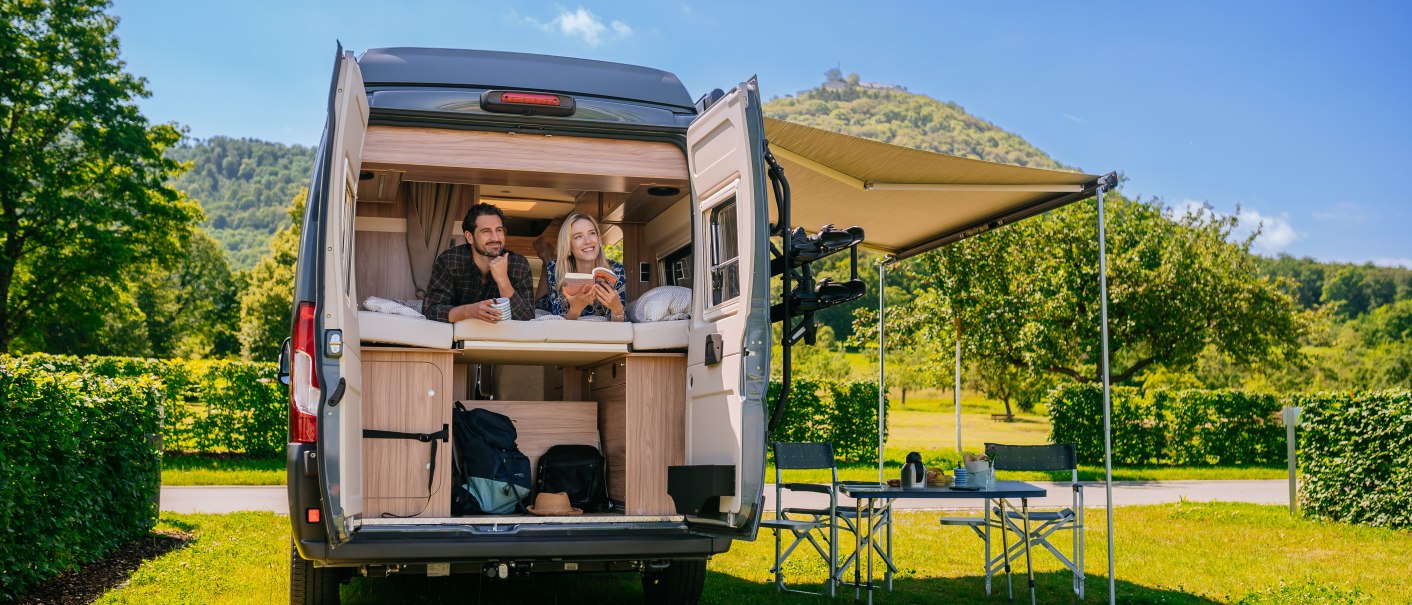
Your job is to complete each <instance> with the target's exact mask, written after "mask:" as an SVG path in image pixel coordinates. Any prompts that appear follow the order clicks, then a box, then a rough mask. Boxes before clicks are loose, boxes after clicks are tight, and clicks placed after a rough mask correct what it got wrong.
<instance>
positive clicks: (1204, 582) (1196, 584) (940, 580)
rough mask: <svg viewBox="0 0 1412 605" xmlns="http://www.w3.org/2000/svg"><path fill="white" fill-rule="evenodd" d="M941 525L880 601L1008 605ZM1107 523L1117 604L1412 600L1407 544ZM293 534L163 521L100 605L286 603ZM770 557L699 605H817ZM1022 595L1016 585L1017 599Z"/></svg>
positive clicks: (1053, 593) (1251, 515)
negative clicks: (146, 550)
mask: <svg viewBox="0 0 1412 605" xmlns="http://www.w3.org/2000/svg"><path fill="white" fill-rule="evenodd" d="M936 516H937V515H936V513H928V512H909V513H903V514H900V515H898V517H899V520H898V529H897V538H896V540H897V543H896V549H895V552H896V559H897V563H898V565H899V567H900V572H899V574H898V575H897V578H896V582H895V586H894V588H895V590H894V592H893V593H892V594H888V595H885V598H884V599H883V601H884V602H888V603H937V602H955V603H977V602H1009V601H1008V600H1007V599H1006V598H1005V593H1004V580H1003V578H1002V579H997V580H996V587H997V588H998V590H997V593H996V594H995V595H994V596H992V597H989V598H986V597H985V596H984V592H983V588H982V579H981V577H980V575H979V572H978V567H979V560H980V551H981V544H980V542H979V541H978V540H976V539H975V538H974V537H973V536H972V535H971V534H970V532H969V531H966V530H964V529H963V528H955V527H950V528H943V527H939V526H937V524H936V520H935V519H936ZM1115 517H1116V519H1115V529H1116V537H1117V542H1116V544H1115V548H1116V552H1117V553H1118V559H1117V565H1116V567H1117V577H1118V579H1119V581H1118V595H1117V596H1118V601H1119V602H1122V603H1193V604H1201V603H1242V604H1247V605H1252V604H1259V603H1271V604H1275V603H1388V602H1405V600H1406V596H1407V595H1408V594H1409V593H1412V578H1409V576H1407V574H1406V573H1405V568H1406V565H1405V561H1406V560H1405V556H1406V553H1407V551H1408V550H1409V549H1412V534H1409V533H1408V532H1398V531H1393V530H1385V529H1373V528H1365V527H1356V526H1348V525H1341V524H1335V523H1322V522H1316V521H1310V520H1306V519H1301V518H1291V517H1290V516H1289V514H1288V512H1287V511H1286V510H1285V509H1284V508H1282V507H1278V506H1257V505H1249V504H1205V503H1202V504H1198V503H1176V504H1167V505H1159V506H1138V507H1126V508H1121V509H1118V510H1117V511H1116V513H1115ZM288 523H289V521H288V519H287V518H285V517H280V516H276V515H273V514H268V513H237V514H232V515H164V517H163V519H162V526H163V527H166V528H171V529H180V530H183V531H187V532H190V533H193V534H195V538H194V539H193V540H192V542H191V543H190V544H188V545H187V547H186V548H183V549H181V550H177V551H174V552H171V553H168V554H166V555H163V556H162V557H160V558H158V559H156V560H153V561H149V562H147V563H145V564H144V565H143V566H142V567H141V568H140V569H139V570H138V571H137V572H136V573H134V574H133V575H132V577H131V578H130V580H129V581H128V582H127V583H126V585H124V586H121V587H119V588H116V589H114V590H112V591H110V592H108V593H107V594H106V595H104V596H103V597H102V598H101V599H99V601H98V602H99V603H104V604H115V603H143V604H147V603H152V604H163V603H212V604H228V603H229V604H236V603H271V602H277V601H280V600H282V599H284V598H285V596H284V595H285V592H286V591H287V590H288V588H287V581H288V580H287V578H288V573H287V556H288V554H287V553H288V548H289V542H288V540H289V537H288V536H289V526H288ZM1238 536H1259V537H1260V538H1259V539H1258V540H1245V539H1240V538H1238ZM1087 539H1088V542H1087V548H1086V549H1085V551H1086V557H1087V565H1086V566H1085V567H1086V568H1087V570H1088V573H1089V574H1090V575H1089V580H1088V598H1087V599H1086V600H1085V601H1083V602H1101V601H1102V600H1103V597H1104V596H1106V595H1105V593H1106V591H1107V578H1106V577H1105V574H1106V569H1107V560H1106V558H1105V552H1106V547H1105V544H1104V539H1105V536H1104V532H1103V525H1102V524H1101V523H1092V524H1091V527H1090V528H1089V529H1088V533H1087ZM773 545H774V541H773V539H771V537H770V536H769V534H762V535H761V536H760V538H759V539H757V540H756V541H754V542H742V543H737V544H736V545H735V547H734V548H732V549H731V551H730V552H729V553H727V554H725V555H722V556H718V557H716V558H714V559H713V560H712V561H711V563H710V565H709V567H708V578H707V583H706V595H705V598H704V599H703V602H705V603H721V604H726V603H806V602H808V603H812V602H817V601H818V599H817V598H814V597H807V596H798V595H778V594H776V593H775V591H774V588H773V586H772V585H771V583H770V578H769V574H768V569H769V560H770V559H771V557H772V550H773ZM1061 550H1065V551H1066V552H1067V549H1066V548H1063V547H1062V546H1061ZM806 554H808V553H802V552H801V553H799V554H798V555H796V558H795V559H792V560H791V564H790V565H789V566H788V567H787V573H788V574H790V577H792V578H794V579H795V580H796V582H798V583H799V584H798V585H799V586H801V587H804V588H814V589H817V588H818V587H819V583H820V582H822V580H823V577H824V575H823V571H822V567H821V566H820V565H819V564H816V562H815V561H814V560H810V559H809V558H806V557H804V556H803V555H806ZM1034 561H1035V571H1036V574H1037V585H1038V590H1039V602H1042V603H1077V602H1079V601H1077V600H1076V599H1074V598H1073V597H1072V596H1071V595H1070V593H1069V592H1068V591H1069V576H1068V575H1067V573H1061V572H1060V570H1059V566H1058V563H1057V562H1056V561H1055V560H1054V559H1053V558H1052V557H1050V556H1048V555H1046V554H1042V553H1038V552H1037V553H1036V555H1035V557H1034ZM1021 565H1022V564H1021ZM1019 570H1020V571H1022V570H1023V567H1020V568H1019ZM637 584H638V582H637V577H636V576H635V575H633V574H624V575H618V576H581V577H574V576H562V577H554V576H550V577H546V578H542V579H535V580H533V581H525V580H518V579H511V580H509V581H504V582H500V581H490V580H486V579H484V578H483V577H482V576H480V575H469V576H455V577H451V578H436V579H427V578H416V577H412V576H406V577H395V576H394V577H392V578H388V579H377V580H372V579H364V578H355V579H354V580H353V581H352V583H351V584H350V585H348V586H345V587H344V588H343V602H344V603H348V604H361V603H384V602H399V603H440V602H447V601H449V600H456V601H457V602H472V603H491V602H497V603H498V602H516V603H518V602H542V603H615V602H636V601H638V600H639V599H640V598H641V597H640V595H641V592H640V588H638V586H637ZM1023 587H1024V582H1023V580H1022V579H1020V578H1017V579H1016V581H1015V588H1016V592H1017V596H1019V595H1021V594H1023V592H1024V589H1023ZM849 592H851V591H849ZM845 594H847V593H845ZM849 596H851V595H849Z"/></svg>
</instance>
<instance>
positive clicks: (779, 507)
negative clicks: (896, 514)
mask: <svg viewBox="0 0 1412 605" xmlns="http://www.w3.org/2000/svg"><path fill="white" fill-rule="evenodd" d="M771 447H772V448H773V450H774V453H775V518H774V519H767V520H765V521H762V522H761V523H760V526H761V527H763V528H768V529H772V530H774V532H775V563H774V567H772V568H770V571H771V573H773V574H774V576H775V590H777V591H781V592H798V593H804V594H820V593H814V592H809V591H804V590H798V589H793V588H789V587H787V586H786V585H785V581H784V563H785V561H786V560H787V559H789V556H790V555H791V554H793V553H794V550H795V548H797V547H798V546H799V544H800V543H801V542H808V543H809V545H810V546H812V547H813V548H814V551H815V552H817V553H818V554H819V556H820V557H822V558H823V560H824V561H825V562H826V563H827V564H828V569H829V579H828V582H827V584H828V588H827V590H828V592H827V594H828V595H829V596H830V597H832V596H834V594H835V593H836V591H837V588H838V586H839V585H840V584H843V583H844V582H843V574H844V572H845V571H847V570H848V567H849V566H850V565H853V564H854V563H855V562H857V561H858V553H856V552H855V553H852V554H850V555H849V556H848V558H847V559H845V560H844V561H843V562H842V563H839V561H838V544H839V542H838V536H839V534H840V533H845V534H849V535H850V536H851V537H855V538H856V532H857V531H858V518H857V517H858V512H857V511H856V510H855V508H856V507H853V506H839V503H838V486H839V481H838V467H837V466H835V464H834V457H833V444H832V443H827V442H823V443H784V442H778V441H777V442H774V443H773V444H771ZM823 469H828V470H829V471H830V472H831V473H832V477H831V480H830V482H829V483H828V484H827V485H824V484H816V483H785V482H784V480H783V472H784V471H796V470H823ZM786 491H791V492H804V493H816V494H827V495H828V497H829V503H828V506H827V507H825V508H801V507H785V506H784V495H785V492H786ZM864 516H865V517H867V518H869V519H872V520H873V521H872V523H873V526H872V527H873V529H876V528H878V527H879V526H881V525H883V524H884V523H888V522H889V521H890V513H889V511H888V509H887V508H885V507H879V508H877V509H874V510H872V511H864ZM888 529H889V530H891V524H890V523H889V525H888ZM785 531H788V532H790V533H791V534H792V535H793V540H792V541H791V542H790V543H789V545H788V546H787V547H784V548H783V550H781V547H782V546H783V540H782V538H783V532H785ZM870 535H871V534H870ZM889 536H890V534H889ZM865 547H868V548H873V549H874V550H876V551H877V552H878V554H879V555H882V557H883V561H884V563H885V564H886V571H885V572H884V573H885V575H886V577H887V580H888V583H889V586H890V585H891V579H892V573H893V572H895V571H897V568H896V567H894V566H893V565H892V561H891V557H889V556H888V555H889V554H891V553H889V552H885V551H884V550H883V549H882V546H881V545H879V544H878V543H877V541H876V540H870V543H869V544H867V545H865ZM888 550H889V551H890V550H891V540H890V539H889V540H888ZM865 552H866V551H865Z"/></svg>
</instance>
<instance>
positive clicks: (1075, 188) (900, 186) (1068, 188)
mask: <svg viewBox="0 0 1412 605" xmlns="http://www.w3.org/2000/svg"><path fill="white" fill-rule="evenodd" d="M1083 188H1084V185H1067V184H1063V183H1057V184H1056V183H1050V184H1036V185H991V184H977V183H874V182H871V181H864V182H863V189H864V190H866V191H980V192H984V191H1034V192H1039V193H1045V192H1051V191H1052V192H1055V193H1078V192H1080V191H1083Z"/></svg>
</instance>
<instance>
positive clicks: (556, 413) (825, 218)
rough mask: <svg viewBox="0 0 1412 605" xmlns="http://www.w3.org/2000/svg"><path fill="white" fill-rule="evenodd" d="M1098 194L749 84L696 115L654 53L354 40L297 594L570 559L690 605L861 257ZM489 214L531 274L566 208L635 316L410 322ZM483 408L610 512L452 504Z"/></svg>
mask: <svg viewBox="0 0 1412 605" xmlns="http://www.w3.org/2000/svg"><path fill="white" fill-rule="evenodd" d="M767 134H768V137H767ZM767 138H768V141H767ZM786 170H787V171H788V173H789V175H790V177H789V178H786V177H785V174H786ZM1100 184H1101V182H1100V179H1099V178H1098V177H1094V176H1090V175H1084V174H1078V173H1070V172H1056V171H1049V170H1037V169H1030V168H1021V167H1015V166H1003V165H999V164H991V163H988V162H980V161H976V160H969V159H963V158H955V157H950V156H943V155H940V154H934V153H929V152H924V151H918V150H912V149H904V148H901V147H896V146H892V145H887V144H884V143H879V142H874V141H864V140H861V139H857V138H854V137H848V136H845V135H840V134H836V133H830V132H825V131H822V130H818V129H813V128H809V127H806V126H802V125H797V124H790V123H788V122H783V121H779V120H772V119H767V118H764V117H763V116H762V115H761V104H760V91H759V90H758V87H757V84H756V82H755V80H754V79H751V80H748V81H745V82H742V83H740V84H737V85H735V86H732V87H729V88H727V89H717V90H713V91H711V92H710V93H707V94H704V95H702V96H700V97H698V98H695V99H693V98H692V97H691V96H690V95H688V93H687V91H686V89H685V87H684V86H682V84H681V82H680V81H679V80H678V79H677V78H676V76H674V75H672V74H670V73H667V72H664V71H660V70H656V69H649V68H645V67H636V66H629V65H622V64H616V63H607V62H601V61H588V60H582V59H573V58H563V57H552V56H542V55H530V54H520V53H507V52H488V51H469V50H446V49H421V48H389V49H376V50H368V51H366V52H364V53H362V54H361V55H354V54H353V53H349V52H344V51H343V49H342V48H341V47H340V48H339V51H338V53H337V57H336V60H335V64H334V69H333V78H332V82H331V84H330V91H329V100H328V119H327V123H326V126H325V130H324V133H323V137H322V140H321V142H320V145H319V149H318V155H317V158H316V161H315V165H314V175H313V179H312V184H311V186H310V189H309V197H308V204H307V210H306V213H305V216H304V219H303V220H304V222H303V232H302V236H301V241H300V243H299V254H298V261H297V267H296V272H295V284H294V300H293V302H294V304H293V309H292V326H291V337H290V338H289V340H287V341H286V343H285V345H284V347H283V349H282V351H281V355H280V368H281V380H282V381H285V382H286V383H287V384H288V385H289V388H290V406H289V446H288V451H287V460H288V491H289V508H290V522H291V524H292V529H293V547H292V549H291V553H290V595H291V602H293V603H336V602H337V601H338V587H339V584H340V583H342V582H343V581H345V580H346V579H348V578H350V577H352V576H353V575H355V574H357V575H363V576H367V577H382V576H387V575H390V574H399V575H417V576H423V575H424V576H428V577H435V576H446V575H450V574H482V575H483V576H486V577H489V578H501V579H503V578H507V577H511V576H515V577H523V576H525V575H533V574H552V573H584V572H636V573H640V574H641V576H642V584H643V589H644V595H645V596H646V598H647V600H648V601H649V602H660V603H693V602H696V600H697V599H698V598H699V597H700V594H701V590H702V585H703V582H704V581H705V570H706V561H707V559H708V558H710V557H711V556H712V555H715V554H717V553H723V552H726V551H727V550H728V549H729V548H730V547H731V544H732V543H733V542H734V541H735V540H753V539H755V535H756V532H757V530H758V528H759V525H760V521H761V515H762V510H761V504H762V492H763V489H764V469H765V452H766V444H767V442H768V441H769V433H770V430H771V429H772V427H773V426H774V425H775V424H776V423H777V422H778V421H779V419H780V418H781V417H782V412H783V410H784V407H783V404H784V403H785V402H787V401H788V393H789V382H790V381H789V376H790V372H789V369H790V368H789V363H790V350H791V347H792V346H794V345H796V344H800V343H803V344H812V342H813V323H812V319H813V313H814V312H815V311H818V310H819V309H822V308H825V307H827V306H831V305H834V304H840V303H843V302H847V301H851V300H857V299H858V298H859V297H861V296H863V295H864V293H865V291H866V290H867V288H866V287H865V286H864V284H863V282H862V281H860V280H859V279H858V274H857V263H858V255H857V250H858V247H859V246H860V245H866V246H868V247H870V248H872V249H874V250H877V251H880V252H882V253H884V254H886V255H888V256H887V257H886V258H889V259H890V261H891V260H897V259H903V258H907V257H909V256H912V255H915V254H920V253H922V252H925V251H927V250H931V249H935V248H937V247H939V246H943V245H946V244H947V243H950V242H953V241H956V240H958V239H960V238H963V237H967V236H970V235H974V234H976V233H981V232H983V231H985V230H987V229H992V228H996V227H998V226H1001V225H1004V224H1007V223H1009V222H1012V221H1014V220H1019V219H1021V218H1024V217H1027V216H1031V215H1034V214H1037V213H1040V212H1043V211H1045V210H1048V209H1050V208H1054V207H1058V206H1060V205H1063V204H1067V203H1070V202H1073V201H1076V200H1079V199H1083V198H1086V197H1088V196H1090V195H1092V194H1093V192H1094V191H1095V189H1096V188H1097V187H1099V186H1100ZM1107 186H1111V182H1109V185H1107ZM791 191H793V194H791ZM791 195H793V197H795V198H797V201H795V202H791V200H790V198H791ZM478 203H490V204H494V205H495V206H497V207H498V208H499V209H500V210H501V211H503V213H504V215H505V220H504V227H505V235H504V248H505V249H507V250H509V251H513V252H515V253H517V254H519V255H522V256H523V257H524V258H525V259H526V260H527V261H528V264H529V265H530V269H531V273H532V274H533V276H532V277H533V279H534V280H536V281H538V280H543V279H545V266H546V264H547V263H548V262H549V261H550V260H551V259H552V257H553V256H554V254H555V253H554V243H555V242H556V239H557V237H556V236H557V234H558V232H559V230H561V229H565V228H566V226H564V225H563V224H562V223H563V219H564V217H566V216H568V215H569V214H570V213H575V212H577V213H583V214H586V215H589V216H591V217H593V218H594V219H596V220H597V221H598V223H599V225H600V228H601V230H602V234H601V236H602V240H603V242H602V243H603V244H604V245H609V246H612V247H614V248H615V249H616V250H617V251H620V255H621V263H622V265H623V267H624V271H623V274H624V277H625V278H626V279H625V282H626V283H625V284H624V288H625V294H626V300H627V301H628V303H629V306H630V307H632V308H633V309H635V311H636V312H635V313H633V314H631V315H632V316H631V317H629V319H631V320H632V321H626V322H624V321H584V320H567V319H561V320H557V321H555V320H544V321H541V320H538V319H536V320H528V319H527V318H521V319H519V320H510V321H496V322H489V321H482V320H481V319H475V318H472V319H464V320H462V321H458V322H455V323H449V322H443V321H436V320H433V319H428V318H427V317H424V316H423V315H422V314H421V313H419V312H418V311H417V307H419V306H420V305H421V301H422V300H424V299H425V297H426V296H427V292H428V289H429V287H431V285H430V279H431V275H432V269H433V266H434V264H435V263H436V260H437V257H438V255H440V254H442V253H443V252H445V251H447V250H448V249H451V248H452V247H454V246H458V245H461V244H463V243H465V236H464V230H463V228H462V217H463V216H465V215H466V213H467V211H468V209H469V208H470V207H471V206H472V205H474V204H478ZM831 224H837V225H862V226H863V227H865V228H866V229H867V230H868V232H867V241H866V242H864V233H863V228H860V227H856V226H855V227H848V228H833V227H832V225H831ZM874 224H875V225H876V226H874ZM801 225H802V226H803V227H805V228H800V227H799V226H801ZM806 228H807V229H806ZM845 252H851V253H852V267H853V271H852V274H851V276H835V277H839V278H840V279H839V281H833V280H832V279H822V280H817V281H816V278H817V277H818V276H817V275H814V274H812V273H811V271H810V268H809V263H811V262H813V261H814V260H817V259H819V258H823V257H825V256H828V255H831V254H835V253H845ZM776 279H778V280H779V281H778V282H773V283H772V280H776ZM775 284H778V286H777V289H773V290H772V288H775ZM772 291H773V292H775V294H773V295H772ZM458 302H461V303H465V302H476V301H458ZM774 325H779V326H780V328H779V329H778V330H776V331H772V326H774ZM773 339H778V340H779V341H780V344H781V351H782V354H781V355H780V356H779V357H780V358H779V359H771V345H772V340H773ZM772 364H774V365H775V366H776V367H779V368H782V369H783V374H784V379H783V381H782V382H783V388H782V389H781V393H780V394H779V395H778V396H777V397H774V398H770V397H767V380H768V377H769V376H770V370H771V367H772ZM478 409H483V410H488V411H489V412H494V413H495V414H499V415H502V416H503V417H505V418H508V419H509V420H510V422H511V423H512V425H513V427H514V429H515V433H516V436H515V447H516V448H517V450H518V452H519V453H520V454H522V455H523V456H524V457H526V458H528V459H529V462H530V464H529V468H530V472H531V473H532V474H533V473H535V472H537V471H536V470H535V469H536V468H537V462H538V461H539V459H540V458H541V457H543V456H544V455H545V453H546V452H547V451H548V450H549V449H550V448H551V447H554V446H559V445H574V446H592V447H593V448H596V449H597V450H598V451H599V452H600V453H601V455H602V456H603V458H604V463H603V464H602V466H603V468H604V469H605V470H604V473H603V476H604V479H603V482H604V484H605V489H606V491H607V494H606V498H605V500H606V501H607V502H608V503H609V504H610V506H608V507H606V508H604V509H603V510H594V511H582V510H577V511H576V510H573V509H572V508H571V507H570V508H554V509H552V510H550V511H548V512H549V513H551V514H528V513H531V512H535V513H545V512H546V511H543V510H540V511H528V510H523V509H522V508H521V507H516V509H515V510H513V511H510V512H506V513H504V514H468V513H466V512H465V511H464V510H458V509H457V508H456V507H455V506H453V499H454V498H455V497H456V492H457V491H458V488H460V487H463V486H464V485H465V484H466V483H465V481H466V480H465V479H464V478H463V477H460V476H459V475H461V473H459V472H458V471H457V469H458V468H461V467H462V466H463V465H464V464H465V463H466V461H465V460H459V459H458V457H457V456H453V450H457V449H458V447H457V444H458V443H459V440H460V439H462V438H465V437H466V436H467V434H468V433H469V431H458V430H457V428H456V427H457V426H458V419H459V418H460V416H459V415H460V414H463V413H464V412H461V411H458V410H467V411H474V410H478ZM531 484H533V477H532V478H531ZM527 502H528V501H527ZM556 511H557V512H562V513H563V514H557V512H556Z"/></svg>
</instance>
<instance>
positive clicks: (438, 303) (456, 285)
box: [422, 244, 534, 321]
mask: <svg viewBox="0 0 1412 605" xmlns="http://www.w3.org/2000/svg"><path fill="white" fill-rule="evenodd" d="M472 254H475V252H474V251H472V250H471V246H470V244H461V245H459V246H455V247H452V248H451V249H450V250H447V251H445V252H442V253H441V255H440V256H438V257H436V264H434V265H432V268H431V283H430V284H429V285H428V286H427V298H426V300H425V301H424V302H423V303H422V311H423V313H425V314H426V316H427V319H433V320H436V321H448V319H447V315H448V314H450V313H451V308H452V307H457V306H460V305H466V304H470V303H477V302H480V301H483V300H489V299H492V298H499V297H500V287H499V286H497V285H495V278H493V277H491V275H490V273H488V272H487V273H481V272H480V268H479V267H477V266H476V261H475V259H474V258H472V257H471V255H472ZM505 254H506V255H507V256H509V260H510V266H509V274H510V284H511V285H512V286H514V288H515V295H514V296H511V297H510V317H511V319H518V320H522V321H528V320H531V319H534V274H533V273H532V272H531V270H530V264H529V261H528V260H526V259H525V257H523V256H521V255H519V254H516V253H514V252H510V251H506V252H505Z"/></svg>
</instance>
